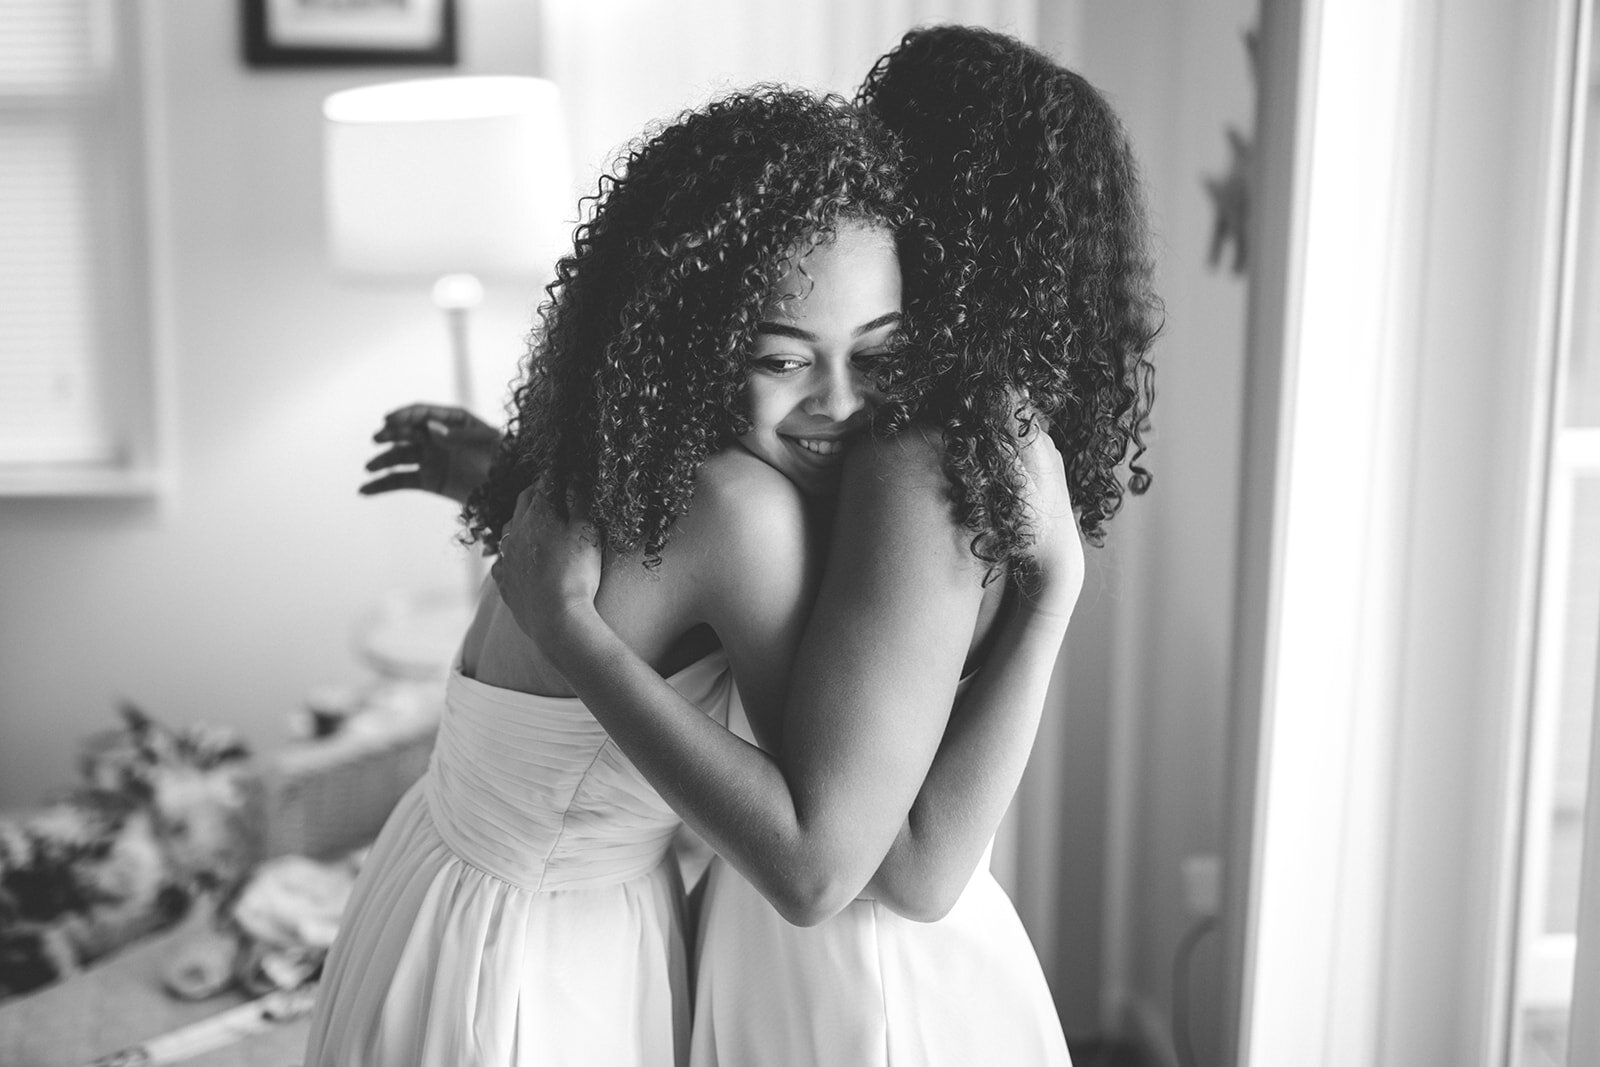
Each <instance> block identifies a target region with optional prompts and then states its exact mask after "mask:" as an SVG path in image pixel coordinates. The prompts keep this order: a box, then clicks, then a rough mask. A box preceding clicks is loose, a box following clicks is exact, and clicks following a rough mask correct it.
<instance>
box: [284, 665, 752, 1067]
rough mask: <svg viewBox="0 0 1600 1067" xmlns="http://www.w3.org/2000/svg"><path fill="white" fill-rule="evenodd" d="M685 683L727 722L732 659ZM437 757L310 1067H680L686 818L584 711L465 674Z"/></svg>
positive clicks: (345, 948)
mask: <svg viewBox="0 0 1600 1067" xmlns="http://www.w3.org/2000/svg"><path fill="white" fill-rule="evenodd" d="M669 681H670V682H671V684H672V686H673V687H674V688H676V689H677V690H678V691H679V692H680V693H682V694H683V695H684V696H685V697H686V698H688V699H689V700H691V701H693V702H694V703H695V704H697V705H698V706H699V707H701V708H702V709H704V710H705V711H706V712H707V713H708V714H712V715H713V716H715V717H716V718H717V719H718V720H719V721H724V722H725V721H726V713H727V705H728V700H729V695H730V693H731V692H732V689H733V684H732V678H731V676H730V675H729V674H728V669H727V659H726V657H725V656H724V654H723V653H721V652H717V653H714V654H713V655H711V656H708V657H706V658H705V659H702V660H700V661H698V662H697V663H695V664H693V665H691V666H689V667H687V668H685V669H684V670H682V671H679V672H678V673H677V674H675V675H673V676H672V677H671V678H670V679H669ZM446 698H447V699H446V712H445V716H444V720H443V722H442V723H441V724H440V727H439V737H438V740H437V742H436V743H435V746H434V752H433V758H432V761H431V762H430V764H429V767H428V771H427V773H426V774H424V775H423V777H422V779H421V780H420V781H418V783H417V784H416V785H415V786H414V787H413V788H412V789H411V790H410V791H409V792H408V793H407V794H406V795H405V797H404V798H403V799H402V800H401V801H400V803H399V805H398V806H397V807H396V808H395V811H394V814H393V815H391V816H390V818H389V821H388V822H387V823H386V824H385V825H384V828H383V831H382V833H381V834H379V836H378V840H377V842H376V843H375V844H374V845H373V848H372V851H371V853H370V854H369V855H368V858H367V860H366V862H365V863H364V865H363V866H362V870H361V874H360V877H359V878H358V880H357V884H356V888H355V892H354V894H353V895H352V897H351V900H350V904H349V907H348V908H347V909H346V911H345V915H344V919H343V921H342V924H341V928H340V931H339V937H338V940H337V941H336V942H335V943H334V946H333V949H332V951H331V952H330V953H329V957H328V962H327V966H326V967H325V969H324V972H323V978H322V991H321V994H320V996H319V999H318V1002H317V1007H316V1011H315V1013H314V1015H313V1018H312V1023H311V1036H310V1040H309V1043H308V1045H307V1049H306V1061H305V1062H306V1064H307V1067H312V1065H324V1064H326V1065H338V1067H360V1065H366V1064H371V1065H374V1067H377V1065H382V1067H404V1065H408V1064H430V1065H431V1064H439V1065H451V1067H455V1065H469V1064H484V1065H510V1064H535V1063H537V1064H544V1065H568V1064H573V1065H576V1064H582V1065H588V1064H605V1065H608V1067H611V1065H615V1067H634V1065H638V1067H676V1065H679V1064H682V1063H683V1062H684V1060H685V1058H686V1056H687V1050H688V1045H689V1024H690V1003H689V972H688V962H687V951H686V948H687V939H686V931H685V925H684V922H685V920H684V896H683V885H682V881H681V879H680V877H679V874H678V869H677V866H676V862H675V861H674V860H673V858H672V857H671V855H670V854H669V845H670V844H671V841H672V837H673V833H674V831H675V830H676V829H677V827H678V825H679V820H678V817H677V816H676V815H675V814H674V813H673V812H672V810H671V809H670V808H669V807H667V805H666V803H665V802H664V801H663V800H662V799H661V798H660V796H659V795H658V794H657V793H656V791H655V790H654V789H653V788H651V786H650V785H649V784H648V783H647V782H646V781H645V780H644V778H643V777H642V776H641V775H640V774H639V772H638V770H637V769H636V768H635V767H634V766H633V764H631V763H630V762H629V761H628V760H627V758H626V757H624V756H623V755H622V753H621V751H620V750H618V748H617V747H616V745H615V744H613V743H612V742H611V741H610V739H609V738H608V737H607V735H606V732H605V730H604V729H603V728H602V727H601V726H600V724H599V723H598V722H597V721H595V719H594V717H593V716H592V715H590V714H589V712H588V710H587V709H585V707H584V706H583V704H582V702H580V701H578V700H576V699H570V698H554V697H539V696H532V695H529V694H526V693H518V692H514V691H511V690H507V689H499V688H496V687H494V686H490V685H485V684H483V683H481V682H477V681H474V680H473V679H470V678H466V677H464V676H463V675H461V674H460V672H459V671H457V672H454V673H453V674H452V675H451V677H450V680H449V683H448V688H447V691H446Z"/></svg>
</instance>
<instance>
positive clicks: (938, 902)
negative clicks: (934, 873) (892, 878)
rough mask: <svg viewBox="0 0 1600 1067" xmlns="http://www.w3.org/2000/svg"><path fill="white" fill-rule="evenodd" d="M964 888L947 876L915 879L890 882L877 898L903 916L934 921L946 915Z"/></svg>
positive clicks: (913, 920)
mask: <svg viewBox="0 0 1600 1067" xmlns="http://www.w3.org/2000/svg"><path fill="white" fill-rule="evenodd" d="M964 888H965V886H961V885H955V884H953V883H951V882H949V880H947V879H919V880H917V881H916V882H913V883H911V884H896V883H893V882H891V883H889V884H887V885H885V886H884V887H883V892H882V893H881V894H880V895H879V900H880V901H881V902H882V903H883V904H884V905H885V906H886V907H888V909H889V910H890V911H892V912H894V913H895V914H896V915H898V916H900V917H901V918H903V919H910V920H911V921H912V922H918V923H936V922H938V921H939V920H940V919H942V918H944V917H945V916H946V915H949V914H950V909H951V908H954V907H955V906H956V901H958V900H960V899H961V891H962V889H964Z"/></svg>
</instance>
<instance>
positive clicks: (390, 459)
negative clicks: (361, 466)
mask: <svg viewBox="0 0 1600 1067" xmlns="http://www.w3.org/2000/svg"><path fill="white" fill-rule="evenodd" d="M421 462H422V450H421V449H419V448H417V447H416V446H415V445H396V446H395V447H393V448H391V449H389V450H387V451H385V452H379V453H378V454H377V455H376V456H373V457H372V458H371V459H369V460H367V470H369V471H379V470H383V469H384V468H385V467H404V466H416V465H417V464H420V463H421Z"/></svg>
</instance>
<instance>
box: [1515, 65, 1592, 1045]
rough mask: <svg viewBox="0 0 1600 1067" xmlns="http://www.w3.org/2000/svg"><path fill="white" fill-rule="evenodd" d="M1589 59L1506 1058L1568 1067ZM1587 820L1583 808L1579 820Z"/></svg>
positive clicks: (1587, 413) (1588, 499) (1582, 519)
mask: <svg viewBox="0 0 1600 1067" xmlns="http://www.w3.org/2000/svg"><path fill="white" fill-rule="evenodd" d="M1589 54H1590V57H1591V58H1590V63H1591V66H1590V73H1589V76H1588V77H1587V78H1586V79H1584V81H1585V83H1586V85H1587V90H1586V92H1587V97H1588V99H1587V101H1586V103H1584V104H1583V105H1581V106H1579V108H1578V118H1579V122H1580V123H1582V125H1580V126H1575V127H1574V129H1575V130H1577V131H1578V132H1577V133H1576V134H1575V136H1576V138H1577V142H1576V143H1575V145H1574V151H1575V152H1576V153H1577V154H1578V156H1579V165H1578V168H1577V172H1576V176H1577V185H1576V186H1575V189H1574V191H1573V192H1572V194H1570V198H1569V207H1568V210H1569V212H1571V213H1573V217H1572V218H1570V219H1569V220H1568V224H1567V226H1566V228H1565V233H1566V238H1565V239H1566V240H1567V241H1568V242H1571V245H1572V247H1571V248H1570V249H1568V250H1567V252H1568V254H1567V257H1566V258H1567V262H1568V263H1569V264H1570V265H1571V266H1570V269H1571V271H1572V280H1571V283H1570V285H1569V287H1568V293H1569V296H1568V297H1567V299H1568V301H1569V302H1570V308H1569V309H1568V312H1567V314H1568V319H1569V325H1568V328H1567V330H1566V335H1565V340H1564V343H1563V344H1562V346H1561V351H1560V353H1559V355H1558V368H1557V380H1556V404H1555V406H1554V408H1553V417H1552V420H1551V421H1552V426H1551V447H1550V462H1549V484H1548V491H1547V494H1546V498H1545V507H1544V545H1543V552H1542V554H1541V562H1540V570H1541V573H1540V576H1539V626H1538V646H1537V649H1536V652H1535V657H1536V659H1535V668H1534V672H1535V673H1534V682H1533V694H1532V728H1531V732H1530V745H1529V757H1528V780H1527V794H1526V800H1525V802H1524V812H1523V831H1522V832H1523V860H1522V872H1521V893H1520V898H1519V913H1520V914H1519V916H1518V924H1517V928H1518V947H1517V967H1516V976H1517V977H1516V994H1515V996H1516V1002H1515V1011H1514V1019H1513V1023H1512V1026H1513V1042H1512V1048H1513V1061H1512V1062H1513V1063H1514V1064H1517V1065H1520V1067H1543V1065H1545V1064H1563V1063H1566V1062H1568V1055H1567V1053H1568V1048H1567V1036H1568V1030H1569V1016H1570V1013H1571V1008H1572V1003H1573V1000H1572V997H1573V974H1574V961H1575V957H1576V951H1577V946H1578V939H1579V926H1580V922H1579V888H1580V881H1581V879H1580V873H1581V871H1582V868H1583V866H1584V855H1583V854H1584V849H1585V843H1584V839H1585V831H1584V824H1585V818H1586V815H1585V806H1586V805H1585V801H1586V797H1585V794H1586V793H1587V792H1588V783H1589V780H1590V778H1589V774H1590V768H1589V762H1590V752H1591V750H1592V741H1591V733H1592V730H1593V726H1594V716H1595V711H1596V700H1597V697H1600V690H1597V688H1596V682H1597V674H1596V666H1597V660H1600V308H1597V307H1596V306H1595V302H1594V300H1593V298H1592V294H1593V293H1594V292H1595V287H1596V285H1600V136H1597V133H1600V131H1597V130H1596V122H1597V120H1600V106H1597V105H1600V98H1597V90H1600V77H1597V73H1600V72H1597V71H1596V68H1595V67H1594V66H1593V64H1594V57H1595V55H1596V52H1595V49H1594V47H1593V44H1592V43H1591V44H1590V46H1589ZM1585 112H1586V113H1587V114H1586V116H1585ZM1585 127H1586V128H1585ZM1595 810H1596V809H1595V806H1594V804H1593V803H1590V804H1589V805H1588V811H1589V816H1588V817H1590V818H1593V817H1594V812H1595ZM1585 936H1590V935H1588V934H1587V933H1586V934H1585Z"/></svg>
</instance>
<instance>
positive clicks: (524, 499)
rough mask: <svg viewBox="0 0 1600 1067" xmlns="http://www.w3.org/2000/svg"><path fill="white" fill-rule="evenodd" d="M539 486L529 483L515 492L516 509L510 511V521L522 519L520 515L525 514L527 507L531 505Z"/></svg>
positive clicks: (515, 521)
mask: <svg viewBox="0 0 1600 1067" xmlns="http://www.w3.org/2000/svg"><path fill="white" fill-rule="evenodd" d="M538 492H539V487H538V486H536V485H530V486H528V488H526V489H524V490H523V491H522V492H520V493H518V494H517V506H516V510H514V511H513V512H512V513H511V522H512V524H516V523H518V522H521V521H522V516H523V515H525V514H527V511H528V508H529V507H531V506H532V505H533V501H534V498H535V497H536V496H537V495H538Z"/></svg>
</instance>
